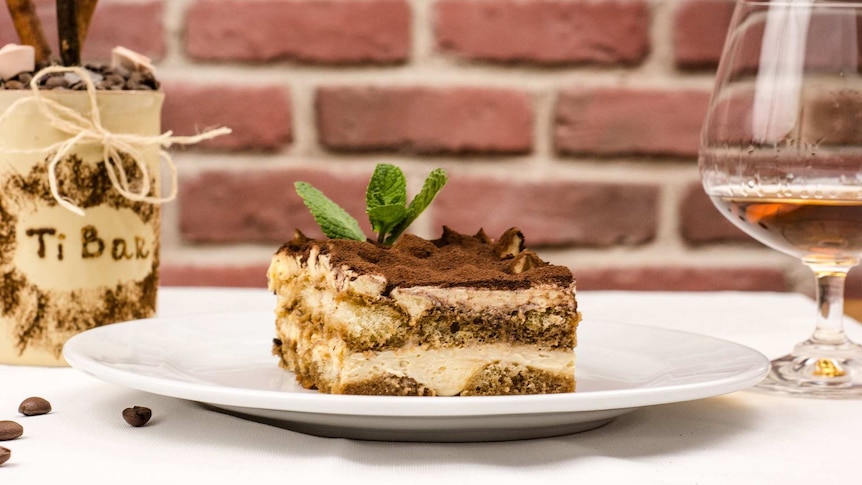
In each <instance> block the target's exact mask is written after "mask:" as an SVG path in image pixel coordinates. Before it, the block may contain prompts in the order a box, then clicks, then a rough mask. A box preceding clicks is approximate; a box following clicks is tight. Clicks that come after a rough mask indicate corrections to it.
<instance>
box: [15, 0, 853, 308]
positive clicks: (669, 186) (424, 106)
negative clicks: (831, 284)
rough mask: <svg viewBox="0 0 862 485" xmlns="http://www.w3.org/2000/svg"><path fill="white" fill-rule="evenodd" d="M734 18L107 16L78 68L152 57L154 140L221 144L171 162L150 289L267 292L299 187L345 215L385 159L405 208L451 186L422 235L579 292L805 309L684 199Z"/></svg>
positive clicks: (767, 261)
mask: <svg viewBox="0 0 862 485" xmlns="http://www.w3.org/2000/svg"><path fill="white" fill-rule="evenodd" d="M50 3H51V2H48V1H44V0H43V1H42V2H40V8H42V9H43V10H44V9H47V10H50ZM732 7H733V5H732V3H731V2H730V1H729V0H164V1H159V0H141V1H120V0H102V2H100V5H99V10H98V11H97V14H96V17H95V19H94V23H93V28H92V30H91V34H90V39H89V41H88V44H87V48H86V50H85V57H86V58H90V59H98V58H100V57H104V56H105V54H106V53H107V52H108V50H109V49H110V47H112V46H114V45H118V44H120V45H124V46H126V47H129V48H132V49H135V50H137V51H139V52H142V53H144V54H146V55H149V56H151V57H153V58H154V59H155V60H156V62H157V66H158V69H159V71H158V74H159V77H160V79H161V80H162V81H163V84H164V89H165V91H166V93H167V95H168V100H167V103H166V106H165V110H164V128H165V129H171V130H174V132H175V133H177V134H191V133H194V132H196V131H198V130H200V129H202V128H206V127H210V126H213V125H218V124H224V125H227V126H230V127H232V128H233V129H234V134H233V135H232V136H230V137H224V138H219V139H217V140H214V141H211V142H208V143H205V144H202V145H201V146H199V147H196V148H192V149H185V150H181V151H175V160H176V161H177V163H178V166H179V171H180V175H181V180H180V184H181V186H180V198H179V200H178V201H176V202H173V203H171V204H169V205H168V206H167V207H166V208H165V218H164V228H163V248H164V249H163V257H162V259H163V273H162V275H163V281H164V283H165V284H167V285H177V284H190V285H232V286H258V287H262V286H264V285H265V275H264V271H265V268H266V265H267V263H268V261H269V258H270V256H271V254H272V253H273V251H274V250H275V249H276V248H277V246H278V245H279V244H280V243H281V242H283V241H284V240H286V239H288V238H290V236H291V235H292V232H293V230H294V228H299V229H301V230H303V231H305V232H307V233H309V234H311V235H319V232H318V231H317V230H316V228H315V226H314V223H313V221H312V220H311V218H310V217H309V216H308V215H307V214H306V210H305V208H304V206H302V204H301V202H300V200H299V199H298V198H297V196H296V195H295V194H294V192H293V182H294V181H295V180H306V181H309V182H311V183H313V184H314V185H316V186H318V187H320V188H322V189H323V190H324V192H326V193H328V194H330V195H331V196H332V197H333V198H334V199H335V200H336V201H338V202H340V203H342V205H344V206H345V207H346V208H348V210H350V211H351V212H353V213H355V214H360V215H361V214H362V204H363V201H364V199H363V193H364V184H365V182H366V181H367V177H368V175H369V174H370V172H371V170H372V169H373V167H374V165H375V164H376V163H378V162H389V163H395V164H398V165H400V166H401V167H402V168H403V169H404V170H405V172H406V173H407V175H408V178H409V179H410V184H411V190H412V193H415V191H416V190H417V189H418V185H419V184H421V181H422V179H423V178H424V176H425V175H426V174H427V173H428V172H429V171H430V170H431V169H433V168H435V167H444V168H445V169H447V170H448V172H449V174H450V180H451V182H450V184H449V185H448V186H447V187H446V188H444V190H443V192H442V193H441V195H440V196H439V198H438V200H437V201H436V202H435V204H434V205H432V207H431V209H429V212H428V213H427V214H426V215H424V216H423V217H422V218H420V220H419V221H417V224H416V225H415V226H414V228H415V232H417V233H418V234H420V235H422V236H426V237H436V236H437V235H439V233H440V226H441V225H443V224H447V225H449V226H451V227H453V228H454V229H456V230H460V231H463V232H475V231H476V230H478V229H479V228H480V227H484V228H485V230H486V231H487V232H489V233H490V234H496V233H499V232H501V231H503V230H504V229H506V228H507V227H509V226H512V225H517V226H519V227H521V228H522V229H523V230H524V231H525V234H526V237H527V242H528V244H529V245H530V246H532V247H534V248H535V249H537V250H538V252H539V253H540V254H541V255H542V256H544V257H545V258H546V259H549V260H551V261H553V262H556V263H559V264H565V265H569V266H570V267H572V269H573V270H574V271H575V273H576V276H577V277H578V286H579V288H580V289H583V290H589V289H611V288H625V289H638V290H724V289H731V290H735V289H740V290H779V291H794V290H795V291H810V288H811V286H812V284H811V281H810V276H809V274H808V272H807V270H805V269H804V268H802V267H801V265H800V264H799V263H797V262H796V261H795V260H793V259H792V258H789V257H786V256H783V255H781V254H778V253H776V252H774V251H772V250H769V249H765V248H763V247H761V246H759V245H758V244H756V243H753V242H751V241H750V240H749V239H748V238H747V237H746V236H745V235H744V234H742V233H741V232H739V231H737V230H736V229H735V228H733V227H732V226H731V225H730V224H729V223H728V222H726V221H725V220H724V219H723V218H722V217H721V215H720V214H719V213H718V212H717V211H716V210H715V209H714V208H713V207H712V206H711V204H710V202H709V201H708V200H707V199H706V197H705V196H704V195H703V193H702V191H701V189H700V185H699V179H698V171H697V159H696V156H697V142H698V133H699V127H700V123H701V120H702V118H703V116H704V110H705V106H706V103H707V100H708V96H709V90H710V88H711V86H712V75H713V71H714V69H715V65H716V62H717V59H718V56H719V53H720V49H721V44H722V42H723V39H724V34H725V30H726V25H727V23H728V21H729V18H730V14H731V12H732ZM46 16H50V15H47V14H46ZM3 22H7V21H6V20H5V19H4V20H3ZM0 40H2V41H9V40H11V37H10V35H9V28H8V26H6V24H2V23H0ZM366 227H367V226H366ZM853 288H859V290H860V291H856V290H852V291H856V292H857V293H858V294H862V284H854V285H853ZM852 291H851V293H852Z"/></svg>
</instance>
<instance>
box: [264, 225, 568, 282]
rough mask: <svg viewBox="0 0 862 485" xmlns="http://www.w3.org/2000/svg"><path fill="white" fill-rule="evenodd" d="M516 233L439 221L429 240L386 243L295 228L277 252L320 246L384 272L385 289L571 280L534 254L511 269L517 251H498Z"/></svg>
mask: <svg viewBox="0 0 862 485" xmlns="http://www.w3.org/2000/svg"><path fill="white" fill-rule="evenodd" d="M517 237H519V238H521V240H523V235H521V233H520V231H519V230H518V229H517V228H512V229H509V230H508V231H506V232H505V233H504V234H503V235H502V236H501V237H500V238H499V240H498V242H497V243H495V242H494V241H492V240H491V239H490V238H488V236H487V235H485V233H484V232H483V231H481V230H480V231H479V232H478V233H477V234H476V235H475V236H469V235H465V234H461V233H458V232H456V231H453V230H451V229H449V228H448V227H444V228H443V234H442V236H441V237H440V238H439V239H434V240H430V241H429V240H426V239H422V238H420V237H418V236H414V235H412V234H405V235H403V236H401V238H400V239H399V240H398V241H397V242H396V243H395V244H394V245H393V246H392V247H386V246H383V245H380V244H377V243H375V242H372V241H352V240H346V239H326V240H313V239H308V238H306V237H305V236H304V235H302V234H301V233H297V235H296V237H294V239H293V240H291V241H290V242H288V243H286V244H285V245H284V246H282V247H281V249H279V252H281V253H285V254H292V255H296V254H297V253H299V254H302V255H303V257H307V256H308V252H309V250H310V249H311V247H312V246H319V247H320V251H321V253H322V254H328V255H329V256H330V258H331V262H332V265H333V266H334V267H340V266H347V267H348V268H351V269H353V270H355V271H357V272H359V273H374V274H380V275H382V276H383V277H385V278H386V280H387V282H388V283H387V289H386V292H387V293H388V292H389V291H391V290H392V289H393V288H397V287H402V288H404V287H412V286H440V287H446V288H452V287H469V288H484V289H494V290H514V289H523V288H529V287H531V286H532V285H535V284H539V283H547V284H555V285H559V286H564V287H566V286H569V285H571V284H572V283H573V282H574V276H573V275H572V272H571V270H569V268H567V267H565V266H556V265H551V264H548V263H546V262H544V261H541V260H540V259H538V257H535V258H533V257H531V263H532V264H533V266H531V267H530V268H529V269H527V270H524V271H522V272H520V273H518V272H516V271H514V270H513V264H512V263H513V259H514V258H515V256H516V254H511V253H509V252H507V251H502V250H501V247H500V245H505V246H507V247H511V245H512V244H511V242H512V240H513V238H517ZM521 248H523V246H521ZM501 254H505V256H499V255H501Z"/></svg>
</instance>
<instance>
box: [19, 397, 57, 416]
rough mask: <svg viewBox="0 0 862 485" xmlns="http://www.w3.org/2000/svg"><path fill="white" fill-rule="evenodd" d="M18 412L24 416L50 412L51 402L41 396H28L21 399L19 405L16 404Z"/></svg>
mask: <svg viewBox="0 0 862 485" xmlns="http://www.w3.org/2000/svg"><path fill="white" fill-rule="evenodd" d="M18 412H19V413H21V414H23V415H24V416H39V415H41V414H48V413H50V412H51V403H49V402H48V401H46V400H45V399H42V398H41V397H36V396H33V397H28V398H27V399H25V400H23V401H21V405H20V406H18Z"/></svg>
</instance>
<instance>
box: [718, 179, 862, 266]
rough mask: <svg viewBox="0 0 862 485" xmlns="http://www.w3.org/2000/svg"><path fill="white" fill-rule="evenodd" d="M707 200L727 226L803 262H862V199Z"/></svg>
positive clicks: (774, 198)
mask: <svg viewBox="0 0 862 485" xmlns="http://www.w3.org/2000/svg"><path fill="white" fill-rule="evenodd" d="M854 195H855V194H854ZM710 198H711V199H712V202H713V203H714V204H715V205H716V206H717V207H718V209H719V210H720V211H722V212H723V213H724V215H725V216H726V217H728V219H730V220H731V222H733V223H734V224H735V225H736V226H738V227H739V228H740V229H742V230H743V231H745V232H746V233H748V234H749V235H751V236H752V237H754V238H755V239H757V240H758V241H760V242H762V243H763V244H766V245H767V246H769V247H771V248H774V249H777V250H779V251H782V252H784V253H787V254H790V255H792V256H796V257H799V258H804V259H811V258H817V259H820V258H822V259H831V258H836V257H837V258H854V259H856V258H860V257H862V200H858V199H849V198H846V199H827V198H793V197H790V198H783V197H772V198H769V197H767V198H761V197H732V196H731V197H723V196H712V197H710Z"/></svg>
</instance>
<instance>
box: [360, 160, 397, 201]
mask: <svg viewBox="0 0 862 485" xmlns="http://www.w3.org/2000/svg"><path fill="white" fill-rule="evenodd" d="M406 204H407V179H405V178H404V172H402V171H401V169H400V168H398V167H396V166H395V165H389V164H385V163H381V164H378V165H377V167H375V168H374V173H373V174H372V175H371V180H370V181H369V182H368V189H367V190H366V191H365V206H366V207H367V210H368V212H369V213H370V212H371V210H372V209H374V208H376V207H379V206H383V205H402V206H403V205H406Z"/></svg>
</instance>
